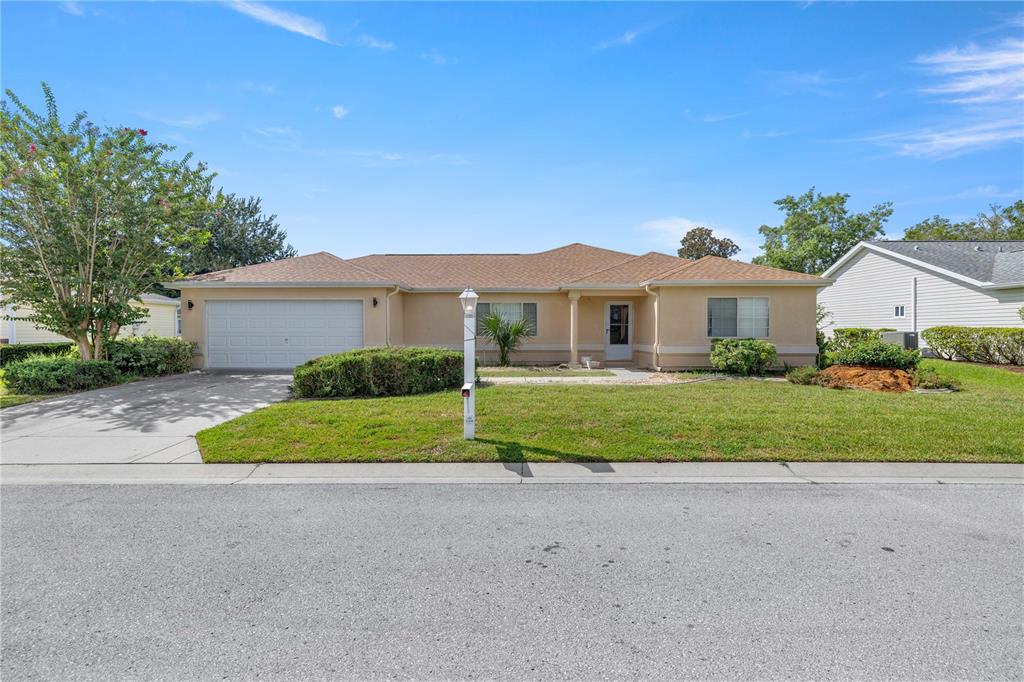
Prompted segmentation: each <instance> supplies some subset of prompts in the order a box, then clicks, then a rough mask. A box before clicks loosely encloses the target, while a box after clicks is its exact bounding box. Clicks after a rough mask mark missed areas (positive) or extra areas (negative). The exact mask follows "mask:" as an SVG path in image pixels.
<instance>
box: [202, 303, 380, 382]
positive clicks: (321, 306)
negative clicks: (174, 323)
mask: <svg viewBox="0 0 1024 682" xmlns="http://www.w3.org/2000/svg"><path fill="white" fill-rule="evenodd" d="M362 346H363V302H362V301H207V302H206V367H208V368H254V369H257V368H269V369H281V368H290V367H294V366H295V365H300V364H302V363H303V362H305V361H306V360H311V359H312V358H316V357H320V356H321V355H329V354H331V353H340V352H341V351H345V350H352V349H353V348H362Z"/></svg>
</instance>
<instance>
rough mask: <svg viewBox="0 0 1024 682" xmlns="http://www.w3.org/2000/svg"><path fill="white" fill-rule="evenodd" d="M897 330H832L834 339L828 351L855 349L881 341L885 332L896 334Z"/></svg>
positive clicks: (843, 328)
mask: <svg viewBox="0 0 1024 682" xmlns="http://www.w3.org/2000/svg"><path fill="white" fill-rule="evenodd" d="M894 331H896V330H895V329H890V328H888V327H882V328H881V329H869V328H867V327H838V328H836V329H833V330H832V338H831V339H829V341H828V350H830V351H841V350H847V349H849V348H853V347H854V346H856V345H857V344H861V343H864V342H865V341H881V340H882V333H883V332H894Z"/></svg>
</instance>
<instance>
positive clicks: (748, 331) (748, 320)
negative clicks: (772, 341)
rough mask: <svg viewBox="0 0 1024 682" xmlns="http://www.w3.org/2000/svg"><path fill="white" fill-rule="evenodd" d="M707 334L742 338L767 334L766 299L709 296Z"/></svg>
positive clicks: (759, 336)
mask: <svg viewBox="0 0 1024 682" xmlns="http://www.w3.org/2000/svg"><path fill="white" fill-rule="evenodd" d="M708 336H709V337H711V338H744V339H745V338H764V337H766V336H768V299H767V298H709V299H708Z"/></svg>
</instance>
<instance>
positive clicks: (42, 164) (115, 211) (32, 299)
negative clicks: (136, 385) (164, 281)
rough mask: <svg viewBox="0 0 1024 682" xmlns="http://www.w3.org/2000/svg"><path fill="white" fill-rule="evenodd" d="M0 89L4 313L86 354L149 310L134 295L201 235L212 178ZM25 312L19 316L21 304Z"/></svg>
mask: <svg viewBox="0 0 1024 682" xmlns="http://www.w3.org/2000/svg"><path fill="white" fill-rule="evenodd" d="M42 89H43V96H44V98H45V101H46V113H45V115H43V114H38V113H36V112H34V111H32V110H31V109H30V108H29V107H28V106H26V105H25V104H24V103H23V102H22V101H21V100H20V99H18V97H17V96H16V95H15V94H14V93H13V92H11V91H10V90H7V91H6V93H7V99H5V100H4V101H3V103H2V104H0V129H2V140H0V179H2V187H0V208H2V220H0V296H2V298H3V300H4V303H5V304H6V306H7V307H8V308H11V309H13V310H14V315H13V317H15V318H17V319H26V320H29V321H31V322H32V323H33V324H36V325H38V326H40V327H43V328H44V329H49V330H50V331H53V332H55V333H57V334H61V335H63V336H66V337H67V338H69V339H71V340H72V341H74V342H75V343H76V344H77V345H78V350H79V352H80V353H81V357H82V358H83V359H90V358H102V357H103V356H104V343H105V342H106V341H107V340H108V339H113V338H115V337H116V336H117V333H118V330H119V329H120V328H121V327H122V326H124V325H130V324H133V323H136V322H139V321H140V320H141V319H143V318H144V317H145V315H146V313H145V311H144V310H143V309H141V308H139V307H136V306H132V305H131V303H132V301H139V300H140V296H141V295H142V294H143V293H145V292H147V291H150V290H151V289H152V288H153V286H154V285H155V283H156V282H158V281H159V279H160V278H161V277H162V276H166V274H167V273H168V272H169V271H172V272H173V271H175V270H176V265H177V263H178V259H179V257H180V256H179V254H180V253H181V252H182V251H183V250H187V249H188V248H190V247H191V246H193V245H194V244H197V243H202V242H203V240H205V238H206V234H205V233H204V232H203V231H202V230H201V229H199V228H197V227H195V226H196V224H197V223H198V222H199V221H197V220H196V216H197V214H200V213H202V212H204V211H206V210H209V209H211V208H212V207H210V206H209V202H208V200H207V199H206V198H207V197H208V196H209V195H210V181H211V180H212V178H213V175H212V174H210V173H207V171H206V167H205V166H204V165H203V164H201V163H199V164H196V165H194V166H193V165H190V163H189V162H190V160H191V155H186V156H185V157H184V158H182V159H180V160H172V159H170V158H168V154H169V152H171V151H172V150H173V147H170V146H168V145H165V144H159V143H153V142H150V141H149V140H148V139H147V135H148V133H147V131H145V130H143V129H138V128H106V129H100V128H99V127H97V126H95V125H93V124H92V123H90V122H88V121H87V120H86V115H85V113H80V114H78V115H77V116H75V117H74V118H73V119H72V120H71V121H70V122H69V123H67V125H63V124H62V123H61V121H60V118H59V116H58V112H57V104H56V100H55V99H54V96H53V93H52V92H51V90H50V88H49V87H48V86H47V85H46V83H43V84H42ZM24 307H30V308H31V311H27V313H26V314H24V315H23V316H20V317H19V315H18V310H19V309H20V308H24Z"/></svg>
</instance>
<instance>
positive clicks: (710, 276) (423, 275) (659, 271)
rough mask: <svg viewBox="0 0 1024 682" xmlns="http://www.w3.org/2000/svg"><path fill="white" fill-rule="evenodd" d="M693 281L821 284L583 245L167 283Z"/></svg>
mask: <svg viewBox="0 0 1024 682" xmlns="http://www.w3.org/2000/svg"><path fill="white" fill-rule="evenodd" d="M657 281H663V282H667V281H671V282H675V283H680V282H686V281H694V282H705V281H728V282H748V281H749V282H762V281H773V282H774V281H780V282H781V281H789V282H791V283H813V282H822V283H825V280H822V279H821V278H819V277H815V276H813V275H804V274H801V273H796V272H789V271H786V270H777V269H775V268H767V267H764V266H759V265H750V264H747V263H740V262H738V261H733V260H729V259H727V258H716V257H713V256H708V257H705V258H701V259H700V260H696V261H691V260H686V259H684V258H676V257H675V256H669V255H666V254H664V253H657V252H655V251H651V252H649V253H645V254H643V255H640V256H637V255H633V254H630V253H624V252H622V251H612V250H610V249H602V248H598V247H595V246H589V245H587V244H579V243H575V244H569V245H567V246H562V247H559V248H557V249H551V250H549V251H541V252H539V253H504V254H501V253H496V254H478V253H471V254H457V253H452V254H375V255H370V256H362V257H359V258H352V259H348V260H345V259H342V258H338V257H337V256H334V255H332V254H329V253H326V252H324V251H321V252H320V253H314V254H310V255H308V256H298V257H296V258H286V259H283V260H278V261H273V262H271V263H262V264H260V265H249V266H246V267H243V268H235V269H233V270H221V271H219V272H210V273H207V274H204V275H197V276H195V277H191V278H188V279H185V280H182V281H178V282H173V283H171V284H170V285H169V286H172V287H174V288H179V289H183V288H189V286H200V287H202V286H245V285H247V284H248V285H252V286H273V285H280V286H301V285H303V284H308V285H311V286H325V285H330V284H337V285H338V286H400V287H402V288H403V289H411V290H434V291H437V290H442V291H445V290H453V291H454V290H462V289H464V288H466V287H473V288H474V289H479V290H482V291H486V290H492V291H494V290H499V291H500V290H506V291H529V290H540V291H557V290H561V289H572V288H588V287H589V288H595V287H596V288H600V287H609V288H638V287H641V286H643V285H644V284H646V283H648V282H657Z"/></svg>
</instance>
